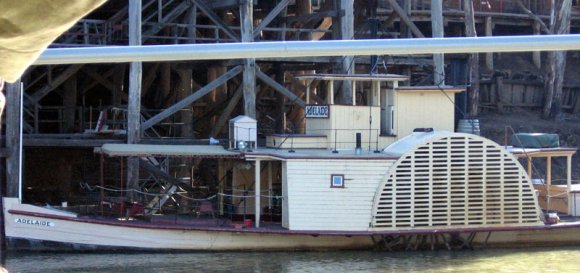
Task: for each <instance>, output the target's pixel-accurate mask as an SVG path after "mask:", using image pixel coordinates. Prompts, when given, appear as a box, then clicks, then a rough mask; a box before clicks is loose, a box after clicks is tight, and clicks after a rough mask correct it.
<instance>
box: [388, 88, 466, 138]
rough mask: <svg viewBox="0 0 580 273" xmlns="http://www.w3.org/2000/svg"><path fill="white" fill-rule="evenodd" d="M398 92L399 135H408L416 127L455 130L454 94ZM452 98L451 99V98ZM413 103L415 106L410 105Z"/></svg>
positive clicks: (396, 115) (397, 118) (397, 122)
mask: <svg viewBox="0 0 580 273" xmlns="http://www.w3.org/2000/svg"><path fill="white" fill-rule="evenodd" d="M446 94H447V95H448V96H445V95H444V94H443V93H442V92H416V93H411V92H406V93H398V94H397V101H396V102H395V105H397V107H396V108H395V111H396V113H395V119H396V124H395V126H396V127H397V135H400V136H406V135H409V134H411V133H412V132H413V129H415V128H433V129H435V130H444V131H451V132H452V131H453V130H454V116H455V114H454V111H455V110H454V108H453V107H452V106H453V103H454V97H455V96H454V95H453V93H451V92H446ZM450 99H451V100H450ZM409 105H413V107H408V106H409Z"/></svg>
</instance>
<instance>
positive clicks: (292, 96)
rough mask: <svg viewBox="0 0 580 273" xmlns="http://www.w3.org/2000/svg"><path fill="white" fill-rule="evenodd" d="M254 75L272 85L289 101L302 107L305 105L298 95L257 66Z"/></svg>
mask: <svg viewBox="0 0 580 273" xmlns="http://www.w3.org/2000/svg"><path fill="white" fill-rule="evenodd" d="M256 76H257V77H258V78H259V79H260V80H262V81H263V82H264V83H266V84H267V85H269V86H270V87H272V88H273V89H274V90H276V91H278V92H280V93H281V94H282V95H284V96H286V97H287V98H288V99H289V100H290V101H291V102H293V103H296V104H298V105H299V106H300V107H302V108H304V107H306V103H305V102H304V101H303V100H302V99H300V97H298V96H296V95H295V94H294V93H292V91H290V90H288V89H287V88H286V87H284V86H282V85H281V84H279V83H278V82H276V81H275V80H273V79H272V78H270V77H269V76H268V75H266V74H265V73H264V72H262V71H261V70H260V69H259V68H256Z"/></svg>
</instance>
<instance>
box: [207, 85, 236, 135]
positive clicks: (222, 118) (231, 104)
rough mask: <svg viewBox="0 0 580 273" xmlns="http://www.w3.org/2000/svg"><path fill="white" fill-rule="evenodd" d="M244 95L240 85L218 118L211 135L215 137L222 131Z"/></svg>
mask: <svg viewBox="0 0 580 273" xmlns="http://www.w3.org/2000/svg"><path fill="white" fill-rule="evenodd" d="M242 95H243V92H242V85H240V86H239V87H238V89H236V92H235V93H234V95H233V96H232V98H231V99H230V101H229V102H228V105H227V106H226V108H224V110H223V112H222V114H221V115H220V117H219V118H218V120H217V122H216V124H215V126H214V127H213V128H212V129H211V133H210V136H212V137H215V136H217V135H218V134H219V133H220V131H221V130H222V128H223V127H224V125H225V124H226V121H227V120H228V118H229V117H230V115H231V114H232V111H234V108H236V105H238V103H239V102H240V100H241V99H242Z"/></svg>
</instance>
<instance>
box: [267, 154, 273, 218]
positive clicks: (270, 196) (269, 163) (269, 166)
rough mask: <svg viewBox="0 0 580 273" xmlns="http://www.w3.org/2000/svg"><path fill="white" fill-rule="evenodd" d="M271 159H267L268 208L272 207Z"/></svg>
mask: <svg viewBox="0 0 580 273" xmlns="http://www.w3.org/2000/svg"><path fill="white" fill-rule="evenodd" d="M272 184H273V181H272V161H268V209H269V210H270V211H271V209H272V194H273V192H272Z"/></svg>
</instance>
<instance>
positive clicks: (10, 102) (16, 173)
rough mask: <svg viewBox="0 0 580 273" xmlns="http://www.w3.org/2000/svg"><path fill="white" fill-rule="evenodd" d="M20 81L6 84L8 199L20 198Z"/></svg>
mask: <svg viewBox="0 0 580 273" xmlns="http://www.w3.org/2000/svg"><path fill="white" fill-rule="evenodd" d="M21 98H22V90H21V89H20V81H16V82H15V83H7V84H6V149H7V157H6V195H5V196H6V197H18V198H21V196H20V193H21V192H20V182H19V181H20V178H21V177H22V174H21V171H22V168H21V166H20V162H21V160H20V159H21V156H22V154H21V153H20V146H21V145H22V143H20V141H21V139H20V119H21V113H22V110H21V109H20V107H21V105H22V102H21Z"/></svg>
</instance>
